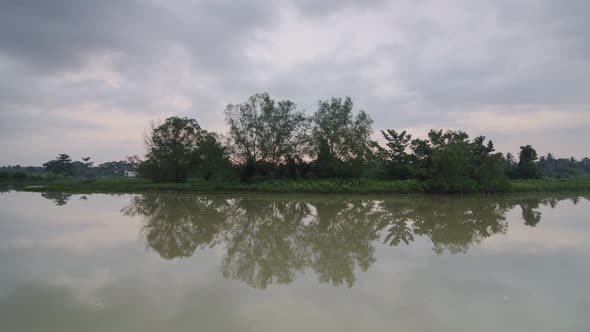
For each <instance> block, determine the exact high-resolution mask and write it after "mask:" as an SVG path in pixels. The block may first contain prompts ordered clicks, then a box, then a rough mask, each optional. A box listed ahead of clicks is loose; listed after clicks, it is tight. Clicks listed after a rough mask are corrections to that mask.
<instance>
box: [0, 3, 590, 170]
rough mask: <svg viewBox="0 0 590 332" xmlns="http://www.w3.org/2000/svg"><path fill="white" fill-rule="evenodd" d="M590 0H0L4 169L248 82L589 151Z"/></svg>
mask: <svg viewBox="0 0 590 332" xmlns="http://www.w3.org/2000/svg"><path fill="white" fill-rule="evenodd" d="M589 13H590V2H589V1H586V0H497V1H493V0H486V1H484V0H444V1H441V0H400V1H397V0H390V1H387V0H364V1H354V0H322V1H317V0H249V1H246V0H244V1H241V0H236V1H222V0H203V1H188V0H178V1H166V0H141V1H140V0H101V1H81V0H52V1H44V0H2V1H1V2H0V77H1V78H2V79H1V80H0V151H1V152H2V153H0V165H7V164H11V165H15V164H21V165H40V164H42V163H43V162H45V161H47V160H50V159H53V158H54V157H55V156H56V155H57V154H58V153H64V152H65V153H68V154H70V155H71V156H72V157H73V159H74V160H78V159H80V158H81V157H83V156H91V157H92V159H93V160H95V161H96V162H104V161H109V160H120V159H123V158H124V157H125V156H127V155H134V154H139V155H142V154H143V153H144V152H145V148H144V146H143V138H144V135H145V133H146V129H147V128H149V126H150V123H151V122H154V121H155V122H158V121H163V120H164V119H165V118H167V117H169V116H172V115H177V116H187V117H191V118H195V119H197V121H198V122H199V123H200V125H201V126H202V127H203V128H205V129H208V130H212V131H217V132H224V131H225V130H226V127H225V124H224V116H223V111H224V108H225V106H226V105H227V104H229V103H241V102H243V101H245V100H246V99H247V98H248V97H249V96H250V95H252V94H254V93H257V92H268V93H269V94H270V95H271V97H273V98H274V99H277V100H281V99H289V100H292V101H293V102H295V103H296V104H297V105H298V106H299V108H300V109H304V110H306V111H307V112H308V113H312V112H314V111H315V109H316V108H317V103H318V101H319V100H324V99H328V98H330V97H333V96H335V97H345V96H350V97H351V98H352V99H353V101H354V103H355V110H364V111H366V112H367V113H368V114H369V115H370V116H371V117H372V118H373V120H374V121H375V123H374V127H373V129H374V136H375V138H376V139H377V138H378V137H379V130H382V129H387V128H391V129H396V130H408V131H409V132H411V133H412V134H413V135H414V136H415V137H424V136H425V135H426V133H427V132H428V130H429V129H431V128H441V129H456V130H457V129H460V130H465V131H467V132H468V133H470V134H471V135H472V136H475V135H485V136H486V137H487V138H489V139H492V140H493V141H494V142H495V145H496V148H497V150H499V151H502V152H513V153H517V152H518V150H519V147H520V146H521V145H525V144H532V145H533V147H535V148H536V149H537V151H538V152H539V153H540V154H546V153H548V152H552V153H554V154H555V155H557V156H563V157H569V156H575V157H577V158H580V157H583V156H588V155H590V153H589V152H590V151H589V149H588V146H589V145H588V143H587V142H590V93H589V91H590V90H589V88H588V87H590V19H588V15H589Z"/></svg>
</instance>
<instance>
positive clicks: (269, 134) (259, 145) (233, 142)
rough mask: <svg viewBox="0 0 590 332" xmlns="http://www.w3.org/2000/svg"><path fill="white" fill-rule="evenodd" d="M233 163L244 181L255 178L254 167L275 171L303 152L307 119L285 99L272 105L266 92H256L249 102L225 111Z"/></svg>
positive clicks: (231, 105) (230, 107)
mask: <svg viewBox="0 0 590 332" xmlns="http://www.w3.org/2000/svg"><path fill="white" fill-rule="evenodd" d="M225 121H226V123H227V124H228V125H229V141H230V148H231V153H232V156H233V159H234V162H236V163H237V164H240V165H242V170H243V176H242V178H243V180H246V179H248V178H250V177H251V176H253V175H254V173H255V172H256V170H257V164H260V163H267V164H268V165H270V167H271V168H272V173H273V175H276V169H277V167H278V166H279V165H281V164H284V163H286V162H287V160H289V159H297V158H300V157H302V155H303V154H304V153H305V149H304V147H305V141H306V138H307V135H306V129H307V128H308V121H309V120H308V118H307V117H306V116H305V114H304V113H303V112H301V111H298V110H297V106H296V105H295V104H294V103H293V102H291V101H288V100H282V101H279V102H275V101H274V100H273V99H271V98H270V96H269V95H268V94H267V93H258V94H255V95H253V96H251V97H250V98H249V99H248V101H246V102H244V103H242V104H237V105H233V104H230V105H228V106H227V108H226V110H225Z"/></svg>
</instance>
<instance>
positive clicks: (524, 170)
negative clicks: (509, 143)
mask: <svg viewBox="0 0 590 332" xmlns="http://www.w3.org/2000/svg"><path fill="white" fill-rule="evenodd" d="M536 160H537V151H536V150H535V149H534V148H533V147H532V146H530V145H525V146H521V147H520V153H519V154H518V166H517V173H518V177H519V178H521V179H538V178H540V177H541V172H540V171H539V168H538V167H537V164H536V163H535V161H536Z"/></svg>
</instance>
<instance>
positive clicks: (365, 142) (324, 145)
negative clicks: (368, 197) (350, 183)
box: [310, 97, 373, 176]
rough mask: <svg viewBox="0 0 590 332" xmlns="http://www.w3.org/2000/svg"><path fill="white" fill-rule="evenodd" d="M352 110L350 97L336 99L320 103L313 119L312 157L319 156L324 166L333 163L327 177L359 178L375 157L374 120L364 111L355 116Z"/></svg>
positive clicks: (319, 161)
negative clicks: (329, 162)
mask: <svg viewBox="0 0 590 332" xmlns="http://www.w3.org/2000/svg"><path fill="white" fill-rule="evenodd" d="M352 108H353V103H352V100H351V99H350V97H346V98H345V99H344V100H342V99H341V98H334V97H333V98H332V99H330V100H324V101H320V102H319V103H318V110H317V111H316V112H315V114H314V115H313V117H312V121H313V125H312V130H311V137H312V139H311V146H312V149H311V150H310V154H311V155H312V156H317V157H318V163H319V164H321V165H326V162H325V160H331V161H332V163H331V165H330V166H329V167H330V168H331V170H329V171H328V172H327V173H329V174H331V175H332V176H351V175H356V176H359V175H360V173H361V172H362V167H363V164H364V163H365V162H366V161H367V160H368V157H369V155H370V154H371V146H372V145H373V142H372V141H371V133H372V129H371V126H372V124H373V120H371V118H370V117H369V115H368V114H367V113H365V112H364V111H360V112H359V113H358V114H357V115H356V116H354V115H353V111H352ZM321 154H323V156H322V155H321ZM321 158H322V159H325V160H320V159H321ZM342 162H346V163H348V165H343V164H342ZM339 169H340V170H339ZM343 171H345V172H343Z"/></svg>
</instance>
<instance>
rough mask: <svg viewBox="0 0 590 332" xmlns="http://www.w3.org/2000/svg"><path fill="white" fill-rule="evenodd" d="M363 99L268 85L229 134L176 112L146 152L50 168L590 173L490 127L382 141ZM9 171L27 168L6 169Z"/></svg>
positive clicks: (464, 183)
mask: <svg viewBox="0 0 590 332" xmlns="http://www.w3.org/2000/svg"><path fill="white" fill-rule="evenodd" d="M353 106H354V104H353V102H352V100H351V99H350V98H349V97H346V98H343V99H342V98H330V99H328V100H321V101H319V102H318V105H317V109H316V111H315V112H314V113H313V114H310V115H308V114H307V113H306V112H304V111H302V110H300V109H298V107H297V105H296V104H295V103H293V102H292V101H289V100H280V101H275V100H274V99H272V98H271V97H270V96H269V95H268V94H267V93H258V94H255V95H253V96H251V97H250V98H248V100H246V101H245V102H243V103H241V104H230V105H228V106H227V107H226V109H225V112H224V113H225V122H226V124H227V132H226V133H224V134H219V133H215V132H211V131H207V130H205V129H203V128H202V127H201V126H200V125H199V123H198V121H197V120H195V119H190V118H186V117H176V116H175V117H170V118H168V119H166V120H165V121H164V122H163V123H162V124H159V125H153V126H152V127H151V129H150V130H149V133H148V135H147V136H146V138H145V144H146V148H147V153H146V155H145V156H144V158H140V157H138V156H133V157H127V159H126V160H122V161H113V162H108V163H103V164H100V165H98V166H94V164H93V162H91V161H90V157H84V158H82V160H80V161H73V160H72V159H71V158H70V156H69V155H67V154H65V153H64V154H59V155H58V156H57V157H56V158H55V159H54V160H51V161H48V162H46V163H45V164H44V165H43V168H42V170H43V171H44V172H46V173H51V174H59V175H61V176H70V177H80V178H95V177H116V176H123V172H124V171H125V170H126V169H136V170H138V171H139V174H140V175H141V176H143V177H145V178H149V179H151V180H153V181H158V182H185V181H186V180H187V179H188V178H200V179H204V180H223V181H241V182H244V183H252V182H258V181H264V180H269V179H318V178H323V179H325V178H346V179H355V178H370V179H376V180H407V179H415V180H419V181H423V182H424V184H425V185H426V186H427V188H430V189H431V190H432V191H438V192H466V191H490V192H491V191H503V190H505V189H506V188H507V187H508V186H509V185H510V184H509V181H508V180H509V179H538V178H541V177H555V178H568V177H582V176H590V159H588V158H584V159H582V160H580V161H577V160H575V159H574V158H569V159H557V158H555V157H554V156H553V155H552V154H548V155H547V156H541V157H540V158H539V157H538V155H537V152H536V151H535V149H534V148H533V147H532V146H531V145H523V146H521V147H520V152H519V154H518V156H517V157H515V156H513V155H512V154H510V153H507V154H505V155H504V154H502V153H500V152H496V151H495V148H494V144H493V142H492V141H491V140H486V138H485V137H484V136H477V137H475V138H470V137H469V135H468V134H467V133H465V132H464V131H458V130H457V131H454V130H446V131H443V130H430V132H429V133H428V135H427V138H425V139H421V138H414V137H412V135H410V134H409V133H407V132H406V131H400V132H398V131H396V130H393V129H386V130H383V131H381V136H382V138H383V139H382V141H384V144H379V143H378V142H377V141H375V140H373V139H372V134H373V129H372V126H373V120H372V119H371V117H370V116H369V115H368V114H367V113H366V112H364V111H358V112H355V111H354V109H353ZM35 171H37V170H35ZM17 172H18V171H17ZM25 175H26V174H25ZM3 176H4V177H11V176H13V177H19V176H20V177H23V174H16V175H15V173H14V172H12V173H8V172H1V171H0V178H2V177H3Z"/></svg>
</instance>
